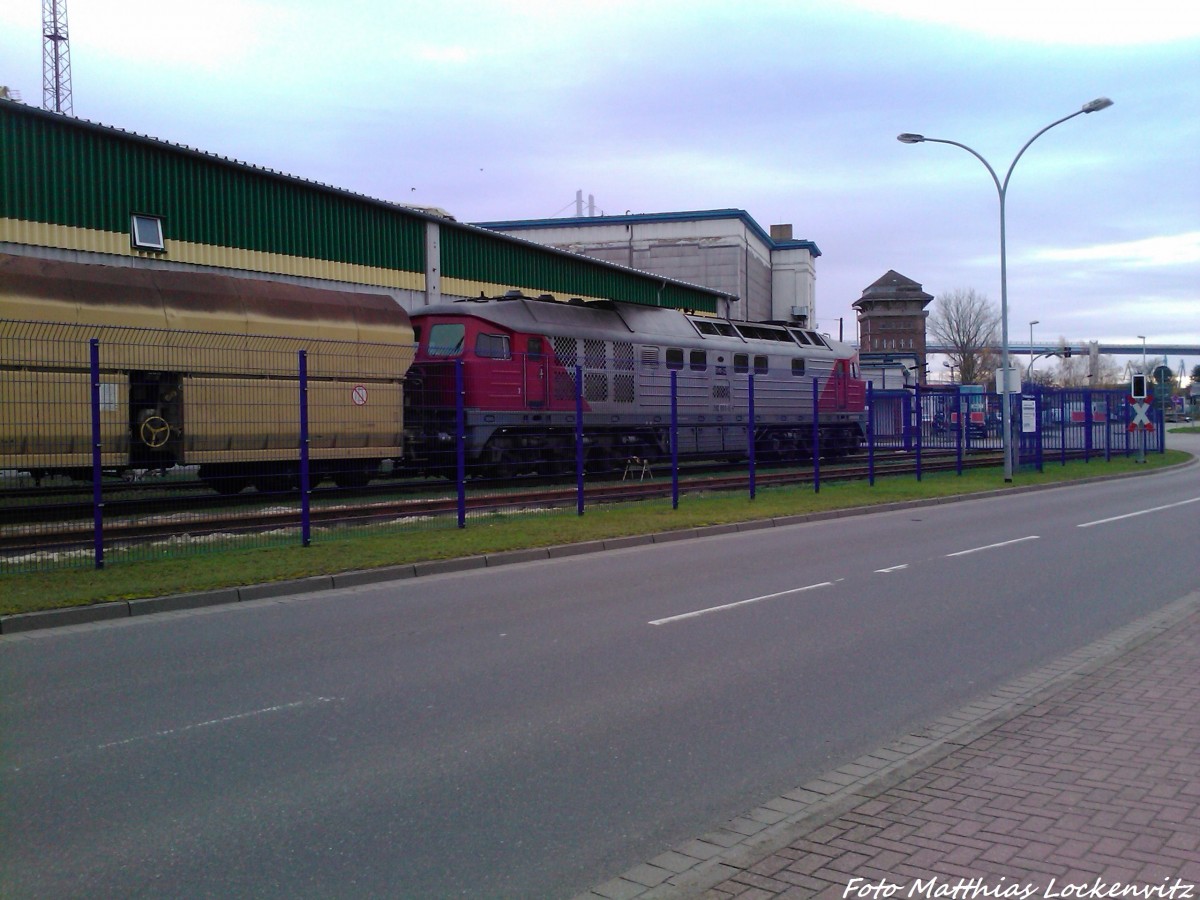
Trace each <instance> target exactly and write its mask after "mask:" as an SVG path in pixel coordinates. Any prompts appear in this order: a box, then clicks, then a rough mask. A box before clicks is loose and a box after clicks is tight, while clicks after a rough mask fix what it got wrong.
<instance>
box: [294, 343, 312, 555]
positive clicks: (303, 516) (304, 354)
mask: <svg viewBox="0 0 1200 900" xmlns="http://www.w3.org/2000/svg"><path fill="white" fill-rule="evenodd" d="M298 355H299V359H298V360H297V364H298V370H299V375H300V397H299V400H300V543H301V545H302V546H304V547H308V546H309V545H310V544H311V543H312V509H311V502H312V497H311V496H310V494H311V491H310V488H311V483H310V479H309V469H308V351H307V350H301V351H299V354H298Z"/></svg>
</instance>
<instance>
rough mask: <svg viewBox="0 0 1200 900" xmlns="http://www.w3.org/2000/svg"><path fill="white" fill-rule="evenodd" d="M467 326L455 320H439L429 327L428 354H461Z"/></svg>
mask: <svg viewBox="0 0 1200 900" xmlns="http://www.w3.org/2000/svg"><path fill="white" fill-rule="evenodd" d="M466 336H467V326H466V325H462V324H460V323H457V322H439V323H438V324H436V325H434V326H432V327H431V328H430V329H429V345H428V347H427V350H428V352H429V355H430V356H461V355H462V351H463V341H464V340H465V339H466Z"/></svg>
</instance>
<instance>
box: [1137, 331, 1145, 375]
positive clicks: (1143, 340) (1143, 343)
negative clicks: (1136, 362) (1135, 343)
mask: <svg viewBox="0 0 1200 900" xmlns="http://www.w3.org/2000/svg"><path fill="white" fill-rule="evenodd" d="M1138 337H1140V338H1141V339H1142V374H1146V336H1145V335H1144V334H1139V335H1138Z"/></svg>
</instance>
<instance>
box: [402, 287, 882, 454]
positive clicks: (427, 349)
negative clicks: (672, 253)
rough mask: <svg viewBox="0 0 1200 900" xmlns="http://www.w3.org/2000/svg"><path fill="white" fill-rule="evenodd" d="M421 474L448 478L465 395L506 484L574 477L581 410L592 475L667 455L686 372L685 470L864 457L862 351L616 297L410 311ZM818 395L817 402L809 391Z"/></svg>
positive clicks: (682, 405) (468, 412)
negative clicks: (515, 478) (697, 463)
mask: <svg viewBox="0 0 1200 900" xmlns="http://www.w3.org/2000/svg"><path fill="white" fill-rule="evenodd" d="M411 318H412V322H413V328H414V333H415V336H416V340H417V352H416V358H415V361H414V364H413V366H412V369H411V370H410V373H409V380H408V388H407V394H406V396H407V402H408V403H409V410H408V416H407V420H408V423H409V435H410V437H409V447H410V450H411V459H410V462H414V463H417V464H419V465H422V466H425V467H427V468H429V469H431V470H434V471H439V470H440V471H442V472H443V473H448V472H449V471H451V470H452V466H453V465H454V464H455V461H456V457H455V454H456V452H457V451H456V445H455V438H454V435H455V433H456V429H457V427H458V426H457V421H456V416H457V415H458V409H457V407H456V393H457V392H459V391H461V393H462V397H463V415H464V423H463V424H464V426H465V438H466V439H465V455H466V463H467V465H468V466H469V467H471V469H470V470H471V471H472V472H475V473H484V474H488V475H492V476H495V477H506V476H510V475H516V474H521V473H526V472H538V473H546V474H553V473H559V472H563V471H569V470H573V468H574V465H575V446H576V444H575V430H576V409H577V401H579V400H581V403H580V406H581V408H582V426H583V433H584V446H585V454H586V456H585V465H586V467H587V469H588V471H589V472H595V471H604V470H609V469H612V468H614V467H616V466H619V465H622V464H627V462H628V461H629V460H630V459H640V460H646V461H650V462H653V461H655V460H661V459H664V458H667V457H668V456H669V454H670V452H671V447H670V425H671V391H672V388H671V382H672V378H671V376H672V374H673V373H674V374H675V382H676V388H675V390H676V416H677V425H678V431H677V434H678V447H677V452H678V454H679V456H680V457H681V458H684V459H687V458H697V459H699V458H704V459H713V458H742V457H745V456H746V455H747V453H748V450H749V441H750V431H751V429H749V428H748V422H749V413H748V401H749V392H750V390H751V387H750V376H751V375H753V390H754V410H755V415H754V419H755V424H754V427H753V429H752V430H753V440H754V448H755V452H756V454H757V455H758V458H760V459H774V460H789V459H796V460H802V459H806V458H811V457H812V455H813V452H814V448H813V441H814V419H815V425H816V430H817V433H818V436H817V438H816V440H817V444H818V452H819V453H820V454H821V455H822V456H837V455H842V454H845V453H848V452H851V451H853V450H855V449H857V448H858V447H859V445H860V441H861V440H862V438H863V434H864V428H865V394H866V385H865V382H864V381H863V380H862V379H861V378H860V377H859V372H858V357H857V352H856V351H855V349H854V348H853V347H852V346H850V345H848V344H844V343H841V342H838V341H834V340H831V339H830V338H829V337H827V336H825V335H822V334H818V333H817V332H815V331H812V330H810V329H805V328H800V327H797V326H795V325H794V324H787V323H778V322H775V323H771V322H768V323H753V324H752V323H746V322H734V321H730V320H726V319H714V318H707V317H701V316H695V315H689V314H687V313H685V312H682V311H679V310H674V309H665V308H658V307H649V306H637V305H633V304H618V303H612V302H606V301H589V302H583V301H572V302H567V303H563V302H556V301H553V300H552V299H551V298H540V299H531V298H527V297H524V296H519V295H511V296H507V297H503V298H492V299H485V298H480V299H479V300H477V301H476V300H471V301H457V302H454V303H445V304H439V305H436V306H429V307H425V308H422V309H420V310H416V311H414V312H413V313H412V314H411ZM814 379H816V384H817V395H816V402H815V404H814V392H813V383H814Z"/></svg>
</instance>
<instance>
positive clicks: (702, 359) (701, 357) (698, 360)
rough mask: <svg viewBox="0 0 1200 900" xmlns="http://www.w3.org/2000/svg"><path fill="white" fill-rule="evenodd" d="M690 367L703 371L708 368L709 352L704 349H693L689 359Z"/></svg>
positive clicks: (695, 370)
mask: <svg viewBox="0 0 1200 900" xmlns="http://www.w3.org/2000/svg"><path fill="white" fill-rule="evenodd" d="M688 368H690V369H691V370H692V371H693V372H703V371H704V370H705V369H707V368H708V353H707V352H706V351H704V350H693V351H692V352H691V356H690V358H689V359H688Z"/></svg>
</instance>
